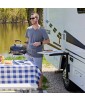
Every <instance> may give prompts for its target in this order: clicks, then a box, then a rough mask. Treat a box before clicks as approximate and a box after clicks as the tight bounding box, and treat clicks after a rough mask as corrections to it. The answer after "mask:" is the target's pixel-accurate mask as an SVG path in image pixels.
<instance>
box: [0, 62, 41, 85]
mask: <svg viewBox="0 0 85 102" xmlns="http://www.w3.org/2000/svg"><path fill="white" fill-rule="evenodd" d="M29 63H30V62H29ZM40 75H41V73H40V70H39V69H38V67H37V66H35V65H33V64H31V63H30V64H29V65H27V64H20V65H15V64H14V65H3V64H0V84H13V83H16V84H18V83H20V84H23V83H30V84H38V81H39V79H40Z"/></svg>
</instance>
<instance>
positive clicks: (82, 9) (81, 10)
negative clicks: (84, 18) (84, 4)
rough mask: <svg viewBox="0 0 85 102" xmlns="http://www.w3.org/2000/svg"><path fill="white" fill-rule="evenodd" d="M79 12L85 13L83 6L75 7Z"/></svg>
mask: <svg viewBox="0 0 85 102" xmlns="http://www.w3.org/2000/svg"><path fill="white" fill-rule="evenodd" d="M77 12H78V13H79V14H82V13H85V8H77Z"/></svg>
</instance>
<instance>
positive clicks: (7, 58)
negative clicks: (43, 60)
mask: <svg viewBox="0 0 85 102" xmlns="http://www.w3.org/2000/svg"><path fill="white" fill-rule="evenodd" d="M5 59H6V60H25V59H26V58H25V57H24V56H17V57H10V56H9V57H6V58H5Z"/></svg>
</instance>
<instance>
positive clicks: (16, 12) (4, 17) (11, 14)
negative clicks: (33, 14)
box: [0, 8, 27, 23]
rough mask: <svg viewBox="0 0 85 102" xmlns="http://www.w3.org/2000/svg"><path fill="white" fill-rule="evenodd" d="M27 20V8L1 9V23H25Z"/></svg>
mask: <svg viewBox="0 0 85 102" xmlns="http://www.w3.org/2000/svg"><path fill="white" fill-rule="evenodd" d="M25 20H27V13H26V10H25V8H0V23H6V22H12V23H14V22H23V21H25Z"/></svg>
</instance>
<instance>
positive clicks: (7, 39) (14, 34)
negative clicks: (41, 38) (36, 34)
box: [0, 23, 28, 54]
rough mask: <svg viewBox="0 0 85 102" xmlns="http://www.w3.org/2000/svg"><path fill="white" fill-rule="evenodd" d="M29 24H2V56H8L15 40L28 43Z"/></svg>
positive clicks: (0, 39)
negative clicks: (26, 34)
mask: <svg viewBox="0 0 85 102" xmlns="http://www.w3.org/2000/svg"><path fill="white" fill-rule="evenodd" d="M27 26H28V24H27V23H25V24H21V23H18V24H0V54H5V53H6V54H7V53H8V52H9V49H10V46H12V45H13V44H14V43H15V40H17V39H18V40H21V41H22V44H24V42H25V41H26V38H25V32H26V29H27Z"/></svg>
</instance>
